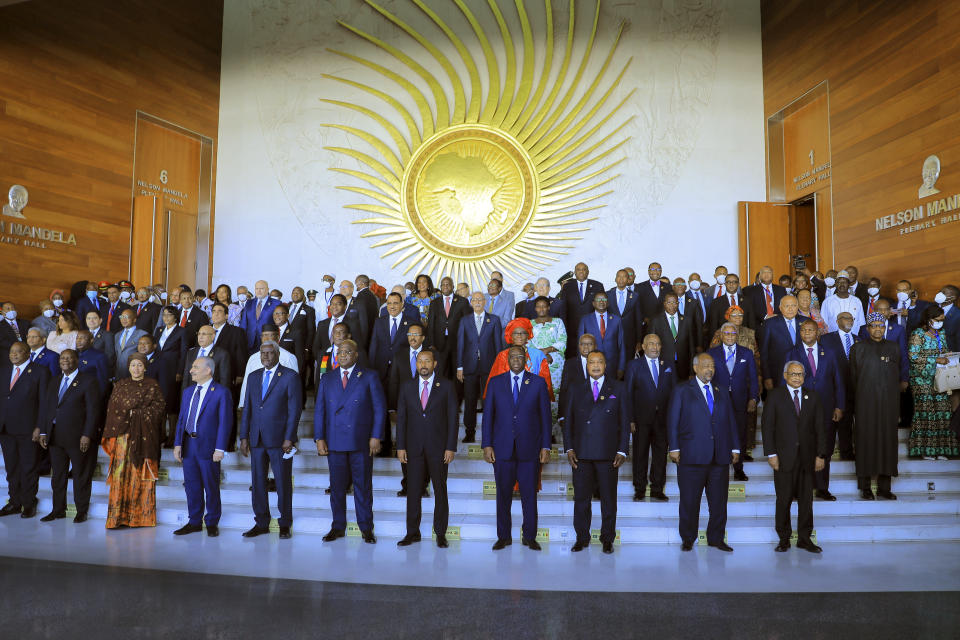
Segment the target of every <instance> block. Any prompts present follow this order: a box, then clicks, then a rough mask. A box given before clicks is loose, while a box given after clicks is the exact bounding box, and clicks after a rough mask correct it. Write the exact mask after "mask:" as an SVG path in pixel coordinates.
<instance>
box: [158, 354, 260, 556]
mask: <svg viewBox="0 0 960 640" xmlns="http://www.w3.org/2000/svg"><path fill="white" fill-rule="evenodd" d="M215 368H216V364H215V361H214V359H213V358H212V357H210V356H200V357H199V358H197V359H196V360H194V361H193V365H191V367H190V377H191V378H192V379H193V384H192V385H190V386H189V387H187V388H186V389H184V390H183V397H182V398H181V401H180V417H179V419H178V420H177V433H176V437H175V439H174V446H173V457H174V458H176V459H177V462H180V463H182V464H183V487H184V489H185V490H186V492H187V511H188V513H189V517H190V519H189V520H188V521H187V524H185V525H183V526H182V527H180V528H179V529H177V530H176V531H174V532H173V534H174V535H177V536H182V535H186V534H188V533H196V532H198V531H200V530H201V529H202V528H203V527H202V525H201V524H200V523H201V519H203V520H204V521H205V522H206V525H207V535H208V536H210V537H211V538H213V537H216V536H217V535H219V533H220V529H219V526H218V525H219V524H220V461H221V460H223V452H224V451H226V450H227V444H228V443H229V442H230V431H231V428H232V426H233V395H232V394H231V393H230V388H229V387H226V386H223V385H221V384H218V383H216V382H214V381H213V373H214V369H215ZM274 473H276V471H274ZM204 495H206V500H204ZM204 504H206V509H207V516H206V518H204V517H203V509H204Z"/></svg>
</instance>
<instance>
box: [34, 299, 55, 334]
mask: <svg viewBox="0 0 960 640" xmlns="http://www.w3.org/2000/svg"><path fill="white" fill-rule="evenodd" d="M30 326H31V327H37V328H38V329H43V330H44V331H46V332H47V334H48V335H49V334H50V332H51V331H56V330H57V312H56V311H55V310H54V308H53V304H52V303H51V302H50V301H49V300H41V301H40V315H38V316H37V317H36V318H34V319H33V322H31V323H30Z"/></svg>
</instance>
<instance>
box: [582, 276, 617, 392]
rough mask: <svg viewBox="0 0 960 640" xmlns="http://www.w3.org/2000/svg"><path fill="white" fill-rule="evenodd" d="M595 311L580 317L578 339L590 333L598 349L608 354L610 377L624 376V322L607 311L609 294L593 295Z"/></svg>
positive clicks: (607, 373)
mask: <svg viewBox="0 0 960 640" xmlns="http://www.w3.org/2000/svg"><path fill="white" fill-rule="evenodd" d="M593 309H594V312H593V313H590V314H587V315H585V316H583V317H582V318H580V326H579V327H578V328H577V339H579V338H580V336H582V335H584V334H586V333H589V334H590V335H592V336H593V337H594V339H595V340H596V341H597V349H599V350H600V351H603V355H605V356H606V363H607V372H606V375H607V376H608V377H610V378H614V379H618V380H619V379H621V378H623V370H624V369H625V368H626V360H627V357H626V346H625V345H624V342H623V323H622V322H621V321H620V316H615V315H612V314H610V313H608V312H607V294H606V293H596V294H594V296H593Z"/></svg>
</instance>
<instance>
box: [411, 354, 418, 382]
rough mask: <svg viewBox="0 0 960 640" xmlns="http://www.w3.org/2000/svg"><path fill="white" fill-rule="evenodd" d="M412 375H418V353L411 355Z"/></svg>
mask: <svg viewBox="0 0 960 640" xmlns="http://www.w3.org/2000/svg"><path fill="white" fill-rule="evenodd" d="M410 375H411V376H413V377H414V378H416V377H417V354H415V353H414V354H411V355H410Z"/></svg>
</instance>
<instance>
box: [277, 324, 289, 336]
mask: <svg viewBox="0 0 960 640" xmlns="http://www.w3.org/2000/svg"><path fill="white" fill-rule="evenodd" d="M288 324H289V323H288V322H284V323H283V324H282V325H280V326H279V327H277V331H279V334H280V335H281V336H282V335H283V332H284V331H286V330H287V325H288Z"/></svg>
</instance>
